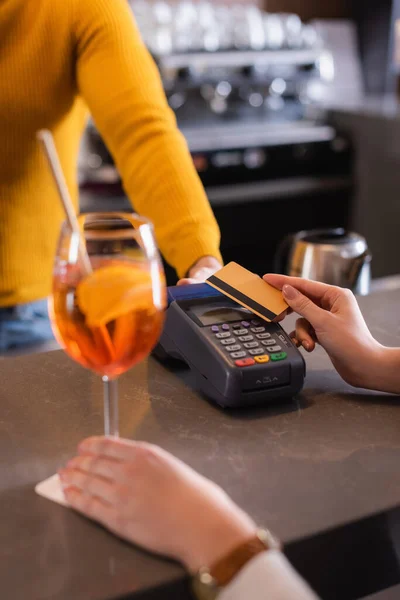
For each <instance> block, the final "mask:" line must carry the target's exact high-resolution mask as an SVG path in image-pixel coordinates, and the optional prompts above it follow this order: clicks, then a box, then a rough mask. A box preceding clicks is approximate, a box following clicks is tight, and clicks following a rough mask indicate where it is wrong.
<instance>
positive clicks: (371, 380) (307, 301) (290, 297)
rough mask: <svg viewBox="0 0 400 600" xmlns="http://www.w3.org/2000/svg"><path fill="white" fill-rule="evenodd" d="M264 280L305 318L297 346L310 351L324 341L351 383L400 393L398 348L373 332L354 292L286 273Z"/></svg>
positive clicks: (294, 336) (297, 332)
mask: <svg viewBox="0 0 400 600" xmlns="http://www.w3.org/2000/svg"><path fill="white" fill-rule="evenodd" d="M264 279H265V281H266V282H267V283H269V284H270V285H273V286H274V287H276V288H278V289H280V290H282V293H283V296H284V298H285V300H286V302H287V303H288V304H289V306H290V307H291V309H292V310H293V311H294V312H296V313H298V314H299V315H301V317H302V318H300V319H298V320H297V322H296V330H295V331H293V332H292V333H291V337H292V339H293V341H294V342H295V343H296V345H298V346H300V345H301V346H303V348H305V350H307V351H308V352H312V351H313V350H314V349H315V344H316V342H318V343H319V344H321V346H322V347H323V348H324V349H325V350H326V352H327V353H328V355H329V357H330V359H331V361H332V363H333V366H334V367H335V369H336V370H337V371H338V373H339V374H340V375H341V376H342V378H343V379H344V380H345V381H346V382H347V383H349V384H350V385H353V386H355V387H363V388H368V389H374V390H379V391H385V392H392V393H400V375H399V373H400V349H399V348H386V347H384V346H382V345H381V344H380V343H379V342H378V341H377V340H376V339H375V338H374V337H373V336H372V334H371V332H370V331H369V329H368V327H367V325H366V323H365V320H364V317H363V316H362V313H361V311H360V308H359V306H358V303H357V300H356V298H355V296H354V294H353V293H352V292H351V291H350V290H347V289H343V288H340V287H336V286H332V285H327V284H325V283H319V282H316V281H310V280H306V279H301V278H298V277H287V276H285V275H274V274H268V275H265V276H264Z"/></svg>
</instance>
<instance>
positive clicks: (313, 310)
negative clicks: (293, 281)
mask: <svg viewBox="0 0 400 600" xmlns="http://www.w3.org/2000/svg"><path fill="white" fill-rule="evenodd" d="M282 294H283V297H284V299H285V300H286V302H287V303H288V304H289V306H290V308H292V309H293V310H294V311H295V312H296V313H297V314H299V315H301V316H302V317H304V318H305V319H307V321H308V322H309V323H311V325H312V326H313V327H314V328H315V326H317V325H318V324H319V323H320V321H321V318H322V317H323V315H324V312H325V311H324V310H323V309H322V308H320V307H319V306H317V305H316V304H314V302H313V301H312V300H310V299H309V298H307V296H304V294H302V293H301V292H299V290H296V288H294V287H292V286H291V285H284V286H283V288H282Z"/></svg>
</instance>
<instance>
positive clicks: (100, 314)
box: [76, 265, 153, 327]
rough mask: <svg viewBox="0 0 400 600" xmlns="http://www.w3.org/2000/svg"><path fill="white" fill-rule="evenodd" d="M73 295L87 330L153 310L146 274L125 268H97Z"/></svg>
mask: <svg viewBox="0 0 400 600" xmlns="http://www.w3.org/2000/svg"><path fill="white" fill-rule="evenodd" d="M76 295H77V302H78V306H79V308H80V310H81V311H82V313H83V314H84V315H85V317H86V324H87V325H88V327H100V326H102V325H105V324H106V323H109V322H110V321H113V320H114V319H117V318H118V317H120V316H122V315H125V314H127V313H129V312H132V311H137V310H143V309H151V308H152V307H153V293H152V280H151V276H150V273H148V272H146V271H144V270H141V269H138V268H137V267H133V266H127V265H112V266H106V267H100V268H99V269H97V270H96V271H94V272H93V273H91V274H90V275H89V276H88V277H86V278H85V279H83V280H82V281H81V282H80V283H79V284H78V286H77V289H76Z"/></svg>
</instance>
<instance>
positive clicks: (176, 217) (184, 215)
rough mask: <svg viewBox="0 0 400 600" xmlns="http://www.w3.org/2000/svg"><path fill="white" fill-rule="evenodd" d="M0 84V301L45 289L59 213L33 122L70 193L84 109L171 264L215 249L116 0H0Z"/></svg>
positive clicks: (197, 191) (193, 176) (147, 68)
mask: <svg viewBox="0 0 400 600" xmlns="http://www.w3.org/2000/svg"><path fill="white" fill-rule="evenodd" d="M0 88H1V92H0V306H9V305H12V304H17V303H24V302H30V301H33V300H38V299H40V298H44V297H45V296H47V295H48V294H49V292H50V289H51V276H52V265H53V258H54V253H55V248H56V242H57V238H58V234H59V230H60V224H61V221H62V219H63V216H62V211H61V209H60V202H59V200H58V198H57V196H56V191H55V188H54V185H53V182H52V180H51V177H50V175H49V172H48V170H47V166H46V163H45V161H44V159H43V156H42V154H41V151H40V148H39V146H38V143H37V141H36V139H35V134H36V131H37V130H38V129H40V128H43V127H47V128H49V129H51V130H52V132H53V134H54V137H55V142H56V145H57V149H58V152H59V154H60V158H61V162H62V166H63V169H64V172H65V175H66V179H67V182H68V186H69V189H70V192H71V195H72V197H73V199H74V201H75V203H76V205H78V188H77V157H78V149H79V144H80V138H81V135H82V132H83V130H84V126H85V123H86V118H87V110H88V109H89V110H90V112H91V114H92V116H93V118H94V121H95V122H96V125H97V127H98V129H99V131H100V133H101V134H102V136H103V138H104V140H105V141H106V143H107V145H108V148H109V149H110V151H111V153H112V154H113V156H114V159H115V161H116V164H117V167H118V169H119V172H120V174H121V176H122V179H123V182H124V187H125V190H126V192H127V194H128V196H129V198H130V199H131V202H132V205H133V207H134V209H135V210H136V211H137V212H139V213H141V214H143V215H145V216H147V217H148V218H150V219H151V220H152V221H153V222H154V224H155V229H156V236H157V240H158V243H159V246H160V249H161V251H162V253H163V254H164V257H165V258H166V260H167V261H168V262H169V263H170V264H171V265H173V266H174V267H175V268H176V269H177V272H178V274H179V275H180V276H182V275H183V274H184V273H186V271H187V270H188V269H189V267H190V266H191V265H192V264H193V263H194V262H196V260H197V259H199V258H200V257H201V256H204V255H212V256H215V257H217V258H220V255H219V230H218V226H217V224H216V221H215V219H214V216H213V214H212V211H211V208H210V206H209V204H208V200H207V198H206V196H205V193H204V190H203V188H202V185H201V182H200V180H199V178H198V176H197V173H196V171H195V169H194V167H193V163H192V161H191V157H190V154H189V152H188V149H187V146H186V143H185V140H184V139H183V136H182V135H181V133H180V132H179V131H178V129H177V127H176V122H175V119H174V115H173V113H172V112H171V111H170V109H169V107H168V104H167V102H166V99H165V95H164V92H163V89H162V85H161V81H160V77H159V75H158V71H157V68H156V66H155V64H154V63H153V61H152V59H151V57H150V56H149V54H148V52H147V51H146V49H145V47H144V45H143V43H142V41H141V39H140V36H139V33H138V30H137V28H136V25H135V23H134V20H133V17H132V13H131V10H130V9H129V6H128V3H127V0H2V1H1V2H0ZM87 107H88V109H87Z"/></svg>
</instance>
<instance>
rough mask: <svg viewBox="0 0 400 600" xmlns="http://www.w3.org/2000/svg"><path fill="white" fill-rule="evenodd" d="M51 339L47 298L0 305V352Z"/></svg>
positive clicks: (52, 337) (52, 336)
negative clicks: (26, 302) (12, 304)
mask: <svg viewBox="0 0 400 600" xmlns="http://www.w3.org/2000/svg"><path fill="white" fill-rule="evenodd" d="M53 339H54V335H53V332H52V330H51V325H50V319H49V315H48V312H47V300H39V301H38V302H30V303H29V304H18V305H16V306H7V307H3V308H2V307H0V352H4V351H6V350H11V349H13V348H22V347H23V346H30V345H31V344H38V343H40V342H47V341H49V340H53Z"/></svg>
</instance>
